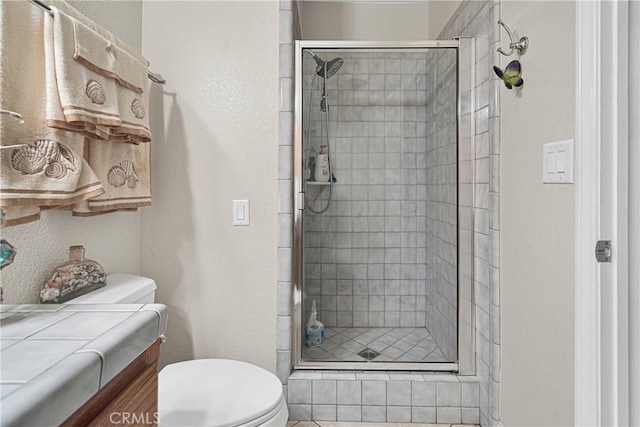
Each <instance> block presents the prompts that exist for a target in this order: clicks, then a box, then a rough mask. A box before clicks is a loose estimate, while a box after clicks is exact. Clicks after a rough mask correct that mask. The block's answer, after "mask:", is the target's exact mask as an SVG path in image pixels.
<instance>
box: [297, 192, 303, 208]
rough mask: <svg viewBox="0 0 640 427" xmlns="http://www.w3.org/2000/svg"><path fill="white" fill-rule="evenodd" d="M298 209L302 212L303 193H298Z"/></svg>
mask: <svg viewBox="0 0 640 427" xmlns="http://www.w3.org/2000/svg"><path fill="white" fill-rule="evenodd" d="M298 209H300V210H301V211H303V210H304V191H301V192H299V193H298Z"/></svg>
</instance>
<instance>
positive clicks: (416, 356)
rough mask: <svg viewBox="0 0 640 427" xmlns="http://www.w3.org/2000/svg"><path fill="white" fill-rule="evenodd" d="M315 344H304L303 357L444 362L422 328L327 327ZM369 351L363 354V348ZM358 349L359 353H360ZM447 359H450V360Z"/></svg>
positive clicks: (348, 360) (332, 360)
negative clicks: (309, 345) (323, 335)
mask: <svg viewBox="0 0 640 427" xmlns="http://www.w3.org/2000/svg"><path fill="white" fill-rule="evenodd" d="M324 332H325V339H324V341H323V342H322V344H321V345H320V346H318V347H307V346H306V345H305V346H304V349H303V350H302V354H303V358H304V360H306V361H314V362H316V361H322V362H335V361H340V362H363V361H367V360H373V361H375V362H447V360H445V358H444V355H443V354H442V351H441V350H440V348H439V347H438V346H437V345H436V343H435V341H434V340H433V338H431V335H430V334H429V331H427V329H425V328H327V329H325V331H324ZM366 349H369V350H373V351H374V352H375V353H379V355H378V356H375V353H369V357H368V358H365V357H363V355H365V354H364V353H361V352H362V351H363V350H366ZM358 353H361V354H362V355H359V354H358ZM449 362H450V361H449Z"/></svg>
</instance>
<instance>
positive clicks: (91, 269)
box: [40, 246, 107, 304]
mask: <svg viewBox="0 0 640 427" xmlns="http://www.w3.org/2000/svg"><path fill="white" fill-rule="evenodd" d="M106 284H107V275H106V274H105V272H104V269H103V268H102V266H101V265H100V264H98V263H97V262H95V261H93V260H90V259H85V258H84V246H71V247H70V248H69V262H66V263H64V264H62V265H61V266H59V267H57V268H56V269H55V271H54V272H53V274H52V275H51V278H50V279H49V280H47V281H46V282H45V283H44V286H43V287H42V290H41V291H40V302H41V303H51V304H59V303H63V302H65V301H68V300H70V299H72V298H75V297H77V296H80V295H82V294H86V293H88V292H91V291H93V290H95V289H98V288H101V287H103V286H105V285H106Z"/></svg>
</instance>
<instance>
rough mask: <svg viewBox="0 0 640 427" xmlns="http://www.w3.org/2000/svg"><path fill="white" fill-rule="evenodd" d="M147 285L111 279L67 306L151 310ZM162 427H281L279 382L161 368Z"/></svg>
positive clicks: (219, 368) (235, 367) (254, 370)
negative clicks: (133, 306) (121, 306)
mask: <svg viewBox="0 0 640 427" xmlns="http://www.w3.org/2000/svg"><path fill="white" fill-rule="evenodd" d="M155 290H156V284H155V282H154V281H153V280H152V279H149V278H146V277H140V276H134V275H130V274H111V275H109V276H108V277H107V285H106V286H105V287H103V288H100V289H97V290H95V291H92V292H90V293H88V294H85V295H82V296H79V297H77V298H75V299H73V300H70V301H68V302H67V303H69V304H134V303H138V304H150V303H153V302H155ZM158 418H159V422H158V425H159V426H161V427H165V426H166V427H170V426H176V427H178V426H179V427H192V426H193V427H196V426H197V427H231V426H242V427H254V426H255V427H257V426H264V427H268V426H273V427H276V426H284V425H285V424H286V423H287V420H288V418H289V411H288V409H287V404H286V400H285V398H284V394H283V392H282V384H281V383H280V380H279V379H278V378H277V377H276V376H275V375H273V374H272V373H271V372H269V371H267V370H265V369H262V368H260V367H258V366H255V365H251V364H249V363H245V362H240V361H238V360H227V359H197V360H188V361H185V362H180V363H174V364H171V365H167V366H165V367H164V368H163V369H162V370H161V371H160V374H159V378H158Z"/></svg>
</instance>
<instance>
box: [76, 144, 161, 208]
mask: <svg viewBox="0 0 640 427" xmlns="http://www.w3.org/2000/svg"><path fill="white" fill-rule="evenodd" d="M85 146H86V150H87V151H86V154H85V155H86V156H87V160H88V162H89V164H90V165H91V168H92V169H93V170H94V171H95V173H96V175H97V176H98V178H99V179H100V182H102V183H104V189H105V192H104V193H103V194H101V195H99V196H96V197H93V198H91V199H88V200H85V201H83V202H81V203H77V204H76V205H75V206H74V207H73V215H75V216H91V215H98V214H102V213H107V212H113V211H116V210H129V209H136V208H139V207H143V206H149V205H151V170H150V168H149V148H150V144H139V145H133V144H123V143H109V142H104V141H100V140H97V139H93V140H89V139H87V143H86V144H85Z"/></svg>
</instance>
